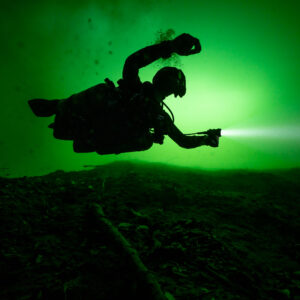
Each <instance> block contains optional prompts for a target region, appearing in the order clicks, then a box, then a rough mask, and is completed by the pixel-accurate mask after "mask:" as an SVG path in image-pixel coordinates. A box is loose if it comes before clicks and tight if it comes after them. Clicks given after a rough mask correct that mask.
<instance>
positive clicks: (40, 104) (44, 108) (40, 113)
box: [28, 99, 60, 117]
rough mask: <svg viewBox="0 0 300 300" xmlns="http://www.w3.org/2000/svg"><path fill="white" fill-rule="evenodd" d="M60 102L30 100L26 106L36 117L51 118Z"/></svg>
mask: <svg viewBox="0 0 300 300" xmlns="http://www.w3.org/2000/svg"><path fill="white" fill-rule="evenodd" d="M59 101H60V100H45V99H32V100H29V101H28V104H29V106H30V108H31V110H32V112H33V113H34V114H35V115H36V116H37V117H51V116H53V115H54V114H56V112H57V105H58V103H59Z"/></svg>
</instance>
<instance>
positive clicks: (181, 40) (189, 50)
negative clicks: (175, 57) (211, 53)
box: [172, 33, 201, 56]
mask: <svg viewBox="0 0 300 300" xmlns="http://www.w3.org/2000/svg"><path fill="white" fill-rule="evenodd" d="M172 43H173V49H174V52H175V53H177V54H179V55H184V56H187V55H190V54H196V53H199V52H200V51H201V45H200V41H199V40H198V39H197V38H194V37H193V36H191V35H190V34H188V33H183V34H181V35H179V36H178V37H177V38H175V39H174V40H173V41H172Z"/></svg>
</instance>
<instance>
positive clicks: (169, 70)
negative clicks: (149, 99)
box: [152, 67, 186, 100]
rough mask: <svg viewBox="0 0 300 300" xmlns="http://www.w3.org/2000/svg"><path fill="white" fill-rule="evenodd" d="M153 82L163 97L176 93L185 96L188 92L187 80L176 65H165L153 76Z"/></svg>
mask: <svg viewBox="0 0 300 300" xmlns="http://www.w3.org/2000/svg"><path fill="white" fill-rule="evenodd" d="M152 83H153V86H154V89H155V90H156V92H157V93H158V94H159V95H160V96H161V97H162V100H163V99H164V98H165V97H168V96H169V95H171V94H174V96H175V97H177V96H178V95H179V96H180V97H183V96H184V95H185V92H186V81H185V76H184V74H183V72H182V71H181V70H179V69H177V68H175V67H164V68H162V69H160V70H159V71H158V72H157V73H156V74H155V75H154V77H153V79H152Z"/></svg>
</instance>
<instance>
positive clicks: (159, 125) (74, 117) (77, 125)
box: [53, 41, 206, 154]
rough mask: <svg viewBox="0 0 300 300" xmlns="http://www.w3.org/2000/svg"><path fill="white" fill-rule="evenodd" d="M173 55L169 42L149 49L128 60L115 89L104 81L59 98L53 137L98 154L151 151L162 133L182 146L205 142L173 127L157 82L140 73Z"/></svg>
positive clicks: (158, 141)
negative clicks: (157, 94)
mask: <svg viewBox="0 0 300 300" xmlns="http://www.w3.org/2000/svg"><path fill="white" fill-rule="evenodd" d="M171 53H172V44H171V42H170V41H164V42H161V43H160V44H156V45H151V46H148V47H145V48H143V49H141V50H139V51H137V52H135V53H133V54H132V55H130V56H129V57H128V58H127V59H126V62H125V65H124V69H123V78H122V79H120V80H119V81H118V84H119V86H118V87H117V88H115V87H111V88H108V87H107V84H104V83H101V84H99V85H96V86H94V87H91V88H89V89H87V90H85V91H83V92H81V93H78V94H74V95H72V96H71V97H69V98H67V99H63V100H61V101H60V103H59V105H58V112H57V114H56V118H55V123H54V126H53V127H54V137H56V138H59V139H70V140H74V144H73V148H74V151H75V152H94V151H96V152H97V153H98V154H110V153H116V154H117V153H123V152H131V151H142V150H147V149H149V148H150V147H151V146H152V145H153V143H160V144H162V142H163V137H164V135H168V136H169V137H170V138H171V139H172V140H174V141H175V142H176V143H177V144H178V145H179V146H181V147H183V148H195V147H198V146H201V145H205V138H206V137H200V136H186V135H184V134H183V133H182V132H181V131H180V130H179V129H178V128H177V127H176V126H175V125H174V123H173V122H172V120H171V118H170V116H169V115H168V114H167V113H166V112H165V111H164V110H163V107H162V103H159V102H158V101H157V100H156V99H155V96H154V89H153V85H152V84H151V83H150V82H144V83H142V82H141V80H140V78H139V76H138V72H139V69H140V68H143V67H145V66H147V65H148V64H150V63H152V62H154V61H155V60H157V59H159V58H161V57H164V58H167V57H170V55H171ZM111 84H112V85H113V83H111ZM151 128H152V129H154V133H152V132H150V129H151Z"/></svg>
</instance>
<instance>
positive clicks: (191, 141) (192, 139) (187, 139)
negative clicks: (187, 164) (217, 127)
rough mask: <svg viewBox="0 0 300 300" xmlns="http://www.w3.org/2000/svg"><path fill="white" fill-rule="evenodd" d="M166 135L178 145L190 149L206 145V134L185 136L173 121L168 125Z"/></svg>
mask: <svg viewBox="0 0 300 300" xmlns="http://www.w3.org/2000/svg"><path fill="white" fill-rule="evenodd" d="M167 134H168V136H169V137H170V138H171V139H172V140H173V141H174V142H175V143H176V144H177V145H178V146H180V147H182V148H186V149H191V148H196V147H199V146H204V145H207V136H187V135H185V134H183V133H182V132H181V131H180V130H179V129H178V128H177V127H176V126H175V125H174V124H173V123H172V125H171V126H169V130H168V133H167Z"/></svg>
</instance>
